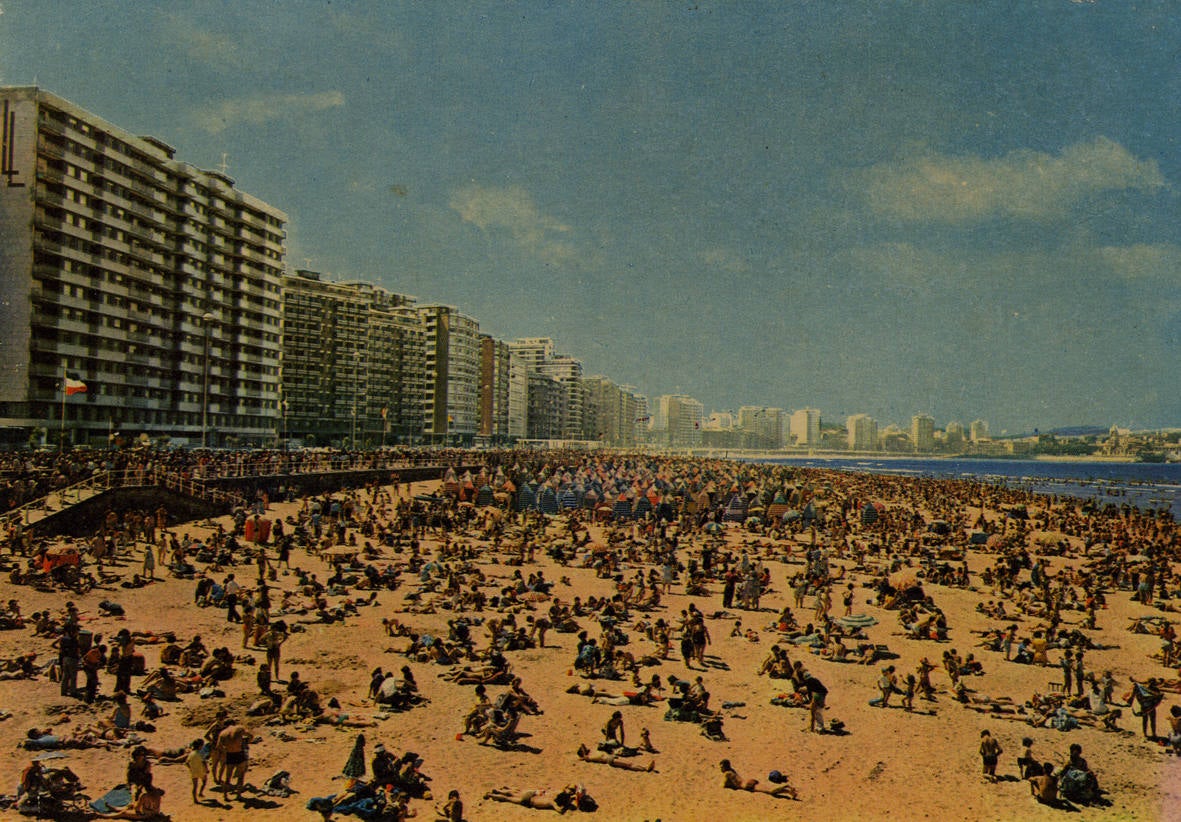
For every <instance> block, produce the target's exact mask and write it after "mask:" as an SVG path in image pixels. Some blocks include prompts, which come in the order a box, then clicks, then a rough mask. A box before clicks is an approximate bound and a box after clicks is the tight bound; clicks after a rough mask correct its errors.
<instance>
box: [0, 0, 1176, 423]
mask: <svg viewBox="0 0 1181 822" xmlns="http://www.w3.org/2000/svg"><path fill="white" fill-rule="evenodd" d="M0 7H2V8H3V13H2V14H0V83H3V84H5V85H27V84H31V83H33V82H34V81H36V83H37V84H38V85H39V86H41V87H42V88H45V89H47V90H49V91H52V92H54V93H56V94H59V95H61V96H63V97H65V98H67V99H69V100H71V101H73V102H75V103H77V104H79V105H81V106H82V107H84V108H86V109H88V110H90V111H92V112H94V113H96V114H98V115H99V116H102V117H104V118H106V119H108V120H110V121H112V122H114V123H116V124H118V125H120V126H122V127H124V128H127V129H128V130H131V131H134V132H136V133H142V134H151V135H154V136H156V137H159V138H161V139H163V140H165V141H167V142H169V143H170V144H172V145H174V146H176V147H177V150H178V157H180V158H181V159H184V160H187V161H189V162H192V163H194V164H196V165H199V166H202V167H206V168H213V167H215V166H217V165H218V164H219V163H220V162H221V159H222V155H223V153H224V154H226V155H227V156H228V164H229V169H228V171H229V174H230V175H231V176H232V177H234V178H235V179H236V180H237V181H238V184H239V186H240V187H241V188H243V189H244V190H246V191H249V192H250V193H252V194H255V195H257V196H259V197H261V198H262V199H264V200H266V201H268V202H270V203H272V204H274V205H276V206H278V207H280V208H282V209H283V210H285V211H286V212H287V213H288V214H289V215H290V217H291V222H290V226H289V262H290V263H291V265H292V266H293V267H310V268H313V269H315V270H319V271H324V272H328V273H330V274H331V275H333V276H334V277H336V278H340V279H363V280H371V281H374V282H378V283H380V284H382V285H384V286H386V287H388V288H390V289H392V290H395V291H399V292H403V293H409V294H413V295H415V296H417V297H418V298H419V299H420V300H422V301H429V302H443V303H448V304H452V305H456V306H458V307H459V308H460V309H462V310H463V311H465V312H466V313H468V314H471V315H472V316H474V317H476V318H477V319H479V321H480V323H481V327H482V329H483V330H484V331H485V332H487V333H491V334H493V335H495V336H497V337H500V338H504V339H512V338H514V337H517V336H542V335H544V336H551V337H553V338H555V340H556V341H557V343H558V347H559V349H560V350H561V351H562V352H565V353H570V354H573V355H575V356H578V357H580V358H581V359H582V360H583V361H584V364H585V366H586V369H587V373H604V374H607V375H608V376H610V377H611V378H612V379H614V380H616V381H617V382H621V383H630V384H633V385H635V386H636V387H637V388H639V389H640V390H641V391H642V392H644V393H647V394H648V395H650V396H653V397H655V396H657V395H659V394H662V393H672V392H684V393H688V394H691V395H693V396H695V397H697V398H699V399H700V400H701V401H702V402H703V403H704V404H705V407H706V410H707V411H708V410H710V409H718V410H721V409H727V408H737V407H738V406H740V405H773V406H780V407H784V408H788V409H791V408H799V407H805V406H813V407H818V408H820V409H821V410H822V411H823V414H824V417H825V418H826V419H831V420H834V421H835V420H837V419H838V418H840V419H843V417H844V416H846V415H848V414H852V413H858V412H865V413H869V414H871V415H873V416H875V417H877V418H878V419H879V421H880V422H881V423H888V422H905V421H906V420H908V419H909V418H910V416H911V415H912V414H914V413H917V412H926V413H930V414H932V415H933V416H934V417H935V418H936V421H937V424H940V425H942V424H943V423H945V422H946V421H948V420H953V419H954V420H960V421H963V422H968V421H970V420H972V419H974V418H977V417H983V418H985V419H987V420H989V422H990V423H991V425H992V429H993V431H994V432H999V431H1001V430H1008V431H1011V432H1018V431H1027V430H1032V428H1033V427H1035V426H1037V427H1041V428H1042V429H1047V428H1051V427H1054V426H1057V425H1070V424H1084V423H1085V424H1103V425H1107V424H1111V423H1119V424H1120V425H1130V426H1133V427H1137V428H1146V427H1157V426H1166V425H1181V392H1178V391H1177V390H1176V388H1175V383H1176V379H1175V376H1170V375H1172V374H1174V369H1175V367H1176V362H1177V355H1178V353H1179V352H1181V277H1179V273H1181V238H1179V237H1178V234H1179V233H1181V219H1179V218H1181V213H1179V212H1181V208H1179V206H1181V203H1179V200H1178V191H1177V182H1178V180H1181V155H1179V152H1178V147H1177V138H1178V135H1179V134H1181V123H1179V122H1178V121H1179V119H1181V117H1179V115H1181V108H1179V107H1181V88H1179V84H1181V73H1179V72H1178V71H1177V65H1178V57H1179V55H1178V51H1179V50H1181V46H1179V45H1178V44H1181V11H1178V10H1177V7H1176V6H1175V5H1173V4H1168V3H1160V4H1156V3H1134V2H1114V1H1113V0H1097V2H1070V0H1058V1H1056V2H1022V3H988V2H981V3H972V4H968V3H952V2H945V3H944V2H933V3H932V2H928V3H881V2H872V3H858V2H849V3H842V2H835V0H834V2H803V0H800V2H776V3H741V2H726V3H654V2H644V3H574V2H550V3H540V2H536V3H523V4H512V3H488V4H484V3H459V2H437V3H417V4H409V3H397V2H372V3H361V2H356V3H349V2H333V3H328V2H284V3H274V2H256V1H254V0H239V1H238V2H183V0H179V1H178V2H168V3H163V2H161V3H146V2H136V3H130V2H102V1H101V0H98V1H96V2H74V3H66V2H53V1H52V0H36V1H35V2H33V1H31V0H0Z"/></svg>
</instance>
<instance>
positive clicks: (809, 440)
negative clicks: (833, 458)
mask: <svg viewBox="0 0 1181 822" xmlns="http://www.w3.org/2000/svg"><path fill="white" fill-rule="evenodd" d="M791 436H793V437H794V438H795V441H796V445H810V446H811V445H819V444H820V409H818V408H801V409H800V410H798V411H796V412H794V413H793V414H792V415H791Z"/></svg>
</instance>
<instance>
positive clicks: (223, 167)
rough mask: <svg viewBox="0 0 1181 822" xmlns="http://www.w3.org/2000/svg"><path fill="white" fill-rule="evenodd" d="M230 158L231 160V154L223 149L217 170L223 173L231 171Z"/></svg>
mask: <svg viewBox="0 0 1181 822" xmlns="http://www.w3.org/2000/svg"><path fill="white" fill-rule="evenodd" d="M229 160H230V155H229V154H227V153H226V152H224V151H223V152H222V153H221V163H220V164H219V165H218V167H217V170H218V171H220V172H221V173H222V174H225V173H226V172H227V171H229V168H230V162H229Z"/></svg>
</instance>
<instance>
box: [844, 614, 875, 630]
mask: <svg viewBox="0 0 1181 822" xmlns="http://www.w3.org/2000/svg"><path fill="white" fill-rule="evenodd" d="M836 622H837V624H838V625H840V626H841V627H843V628H850V629H852V630H857V629H858V628H869V627H870V626H872V625H877V624H878V621H877V618H876V617H872V616H870V615H869V614H849V616H842V617H837V618H836Z"/></svg>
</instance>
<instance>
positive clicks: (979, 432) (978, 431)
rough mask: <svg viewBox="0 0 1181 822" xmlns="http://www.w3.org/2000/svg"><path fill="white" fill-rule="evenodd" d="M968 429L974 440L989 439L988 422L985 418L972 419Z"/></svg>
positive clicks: (983, 440)
mask: <svg viewBox="0 0 1181 822" xmlns="http://www.w3.org/2000/svg"><path fill="white" fill-rule="evenodd" d="M968 431H969V436H970V437H971V440H972V442H986V441H987V440H988V423H987V422H985V421H984V420H972V424H971V426H969V428H968Z"/></svg>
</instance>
